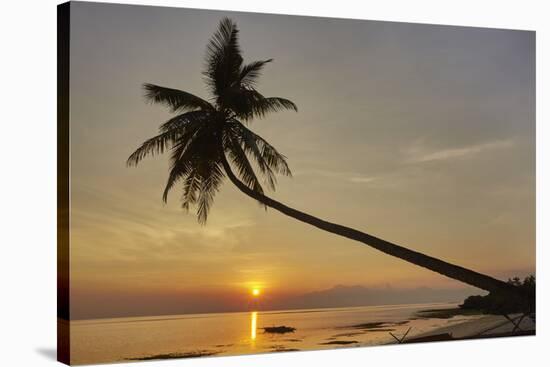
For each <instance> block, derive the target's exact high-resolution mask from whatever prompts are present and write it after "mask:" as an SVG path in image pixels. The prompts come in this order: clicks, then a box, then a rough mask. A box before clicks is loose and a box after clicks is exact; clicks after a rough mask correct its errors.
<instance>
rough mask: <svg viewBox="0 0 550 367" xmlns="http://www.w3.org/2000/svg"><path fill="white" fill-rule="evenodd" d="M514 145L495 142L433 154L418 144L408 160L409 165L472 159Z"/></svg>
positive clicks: (501, 141) (410, 152)
mask: <svg viewBox="0 0 550 367" xmlns="http://www.w3.org/2000/svg"><path fill="white" fill-rule="evenodd" d="M513 145H514V141H513V140H494V141H489V142H485V143H481V144H475V145H470V146H465V147H462V148H450V149H442V150H437V151H432V152H426V150H425V149H424V148H423V147H420V146H418V143H416V144H415V145H413V147H412V148H411V149H409V150H408V154H409V155H410V156H411V157H409V158H408V159H407V162H409V163H423V162H433V161H445V160H451V159H457V158H466V157H471V156H474V155H477V154H480V153H484V152H487V151H493V150H498V149H505V148H509V147H512V146H513Z"/></svg>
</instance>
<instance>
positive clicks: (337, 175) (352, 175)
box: [294, 169, 377, 184]
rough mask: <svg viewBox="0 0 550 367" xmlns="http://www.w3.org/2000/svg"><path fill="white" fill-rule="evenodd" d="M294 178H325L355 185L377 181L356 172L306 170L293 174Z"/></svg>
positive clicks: (374, 178)
mask: <svg viewBox="0 0 550 367" xmlns="http://www.w3.org/2000/svg"><path fill="white" fill-rule="evenodd" d="M294 176H310V177H325V178H333V179H336V180H339V181H346V182H351V183H355V184H365V183H369V182H372V181H374V180H376V179H377V177H373V176H363V175H361V174H360V173H356V172H344V171H331V170H318V169H313V170H306V171H300V172H297V173H295V174H294Z"/></svg>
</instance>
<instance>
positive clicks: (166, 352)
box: [70, 303, 480, 364]
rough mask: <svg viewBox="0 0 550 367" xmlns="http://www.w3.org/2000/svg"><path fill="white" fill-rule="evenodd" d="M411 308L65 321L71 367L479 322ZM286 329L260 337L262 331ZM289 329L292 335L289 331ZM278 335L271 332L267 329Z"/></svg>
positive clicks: (329, 342) (337, 344)
mask: <svg viewBox="0 0 550 367" xmlns="http://www.w3.org/2000/svg"><path fill="white" fill-rule="evenodd" d="M454 306H456V304H451V303H437V304H415V305H390V306H368V307H348V308H325V309H309V310H287V311H253V312H234V313H211V314H187V315H172V316H154V317H127V318H112V319H95V320H78V321H71V323H70V324H71V359H72V363H73V364H92V363H106V362H117V361H118V362H122V361H130V360H149V359H168V358H188V357H201V356H213V355H238V354H255V353H267V352H285V351H299V350H319V349H328V348H341V347H359V346H368V345H380V344H387V343H390V342H392V341H395V339H394V338H393V337H392V335H390V332H391V333H393V334H394V335H395V336H397V337H400V336H402V335H403V334H404V333H405V332H407V330H408V331H409V333H408V336H414V335H418V334H421V333H424V332H428V331H431V330H434V329H437V328H440V327H444V326H448V325H452V324H455V323H460V322H464V321H468V320H472V319H475V318H479V317H480V316H455V317H452V318H450V319H433V318H419V317H418V315H417V314H416V313H417V312H418V311H420V310H426V309H441V308H450V307H454ZM276 326H287V327H289V329H286V330H278V331H280V332H282V331H286V332H283V333H274V332H266V331H265V330H264V328H265V327H268V328H269V327H276ZM291 328H294V329H295V330H294V331H292V329H291ZM271 331H277V330H271Z"/></svg>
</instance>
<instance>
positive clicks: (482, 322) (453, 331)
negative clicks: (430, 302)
mask: <svg viewBox="0 0 550 367" xmlns="http://www.w3.org/2000/svg"><path fill="white" fill-rule="evenodd" d="M417 314H418V315H419V317H427V318H438V319H451V318H452V317H454V316H458V315H472V316H473V315H483V314H482V313H481V312H480V311H472V310H462V309H460V308H456V309H455V308H450V309H446V310H424V311H419V312H418V313H417ZM426 314H427V315H426ZM430 314H431V315H430ZM510 318H511V319H512V320H513V321H514V322H517V321H520V319H521V314H514V315H510ZM519 327H520V329H519V330H515V331H514V325H513V324H512V323H511V322H510V321H509V320H507V319H506V318H505V317H504V316H502V315H483V316H481V317H480V318H479V319H476V320H468V321H465V322H461V323H458V324H454V325H449V326H443V327H439V328H436V329H434V330H431V331H428V332H424V333H420V334H417V335H414V336H411V337H410V338H408V339H406V340H404V341H403V342H402V343H405V344H406V343H421V342H431V341H450V340H469V339H484V338H498V337H508V336H527V335H536V324H535V322H533V320H531V319H530V318H528V317H525V318H523V319H522V320H521V323H520V324H519ZM391 344H396V342H392V343H391Z"/></svg>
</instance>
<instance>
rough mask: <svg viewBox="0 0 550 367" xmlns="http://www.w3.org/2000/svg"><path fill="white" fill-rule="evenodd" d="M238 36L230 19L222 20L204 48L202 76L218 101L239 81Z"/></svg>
mask: <svg viewBox="0 0 550 367" xmlns="http://www.w3.org/2000/svg"><path fill="white" fill-rule="evenodd" d="M238 34H239V30H238V29H237V25H236V24H235V23H234V22H233V21H232V20H231V19H229V18H223V19H222V20H221V21H220V24H219V26H218V30H217V31H216V32H215V33H214V35H213V36H212V38H211V39H210V42H209V43H208V46H207V47H206V62H205V69H204V71H203V75H204V77H205V81H206V83H207V85H208V86H209V87H210V90H211V92H212V93H213V94H214V95H215V96H216V97H218V99H219V98H220V97H222V96H223V94H224V91H225V89H226V88H228V87H230V86H231V85H233V84H234V83H235V82H236V81H238V80H239V76H240V69H241V65H242V62H243V58H242V56H241V49H240V47H239V38H238Z"/></svg>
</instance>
